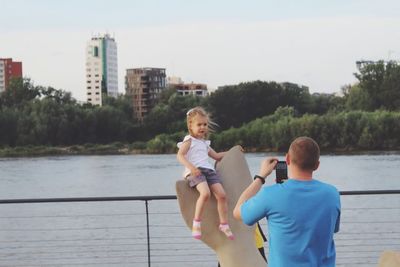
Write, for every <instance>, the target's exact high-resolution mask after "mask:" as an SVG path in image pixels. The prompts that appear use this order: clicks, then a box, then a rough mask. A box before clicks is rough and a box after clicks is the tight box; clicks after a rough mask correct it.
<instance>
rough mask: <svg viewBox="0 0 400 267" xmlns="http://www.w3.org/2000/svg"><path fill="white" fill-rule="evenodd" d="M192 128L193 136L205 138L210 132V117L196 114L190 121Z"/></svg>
mask: <svg viewBox="0 0 400 267" xmlns="http://www.w3.org/2000/svg"><path fill="white" fill-rule="evenodd" d="M190 130H191V132H192V135H193V137H195V138H197V139H204V138H205V137H206V136H207V133H208V119H207V117H205V116H201V115H196V116H194V118H193V119H192V122H191V123H190Z"/></svg>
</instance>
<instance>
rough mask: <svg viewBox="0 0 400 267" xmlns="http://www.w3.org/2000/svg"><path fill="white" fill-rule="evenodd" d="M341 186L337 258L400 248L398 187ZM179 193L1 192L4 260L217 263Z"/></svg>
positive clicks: (350, 261)
mask: <svg viewBox="0 0 400 267" xmlns="http://www.w3.org/2000/svg"><path fill="white" fill-rule="evenodd" d="M340 193H341V195H344V196H350V198H348V197H345V198H342V221H341V231H340V232H339V234H338V235H336V236H335V240H336V247H337V259H338V260H337V261H338V264H337V266H376V263H377V262H378V258H379V253H380V252H382V251H383V250H400V223H399V222H400V190H371V191H343V192H340ZM366 197H368V199H369V201H368V200H367V199H366ZM175 199H176V196H173V195H167V196H143V197H142V196H132V197H78V198H45V199H3V200H0V204H7V205H0V266H13V267H16V266H101V265H103V266H169V267H172V266H174V267H176V266H187V265H188V264H190V266H216V262H217V260H216V256H215V255H214V253H213V251H212V250H211V249H209V248H208V247H206V246H205V245H204V244H202V243H201V242H198V241H196V240H193V239H192V238H191V236H190V232H189V229H187V227H186V226H185V225H184V223H183V220H182V218H181V216H180V213H179V208H178V204H177V202H176V201H173V202H171V201H170V200H175ZM77 202H80V203H81V204H80V205H78V206H76V205H75V204H76V203H77ZM121 202H126V203H125V204H126V205H125V204H122V203H121ZM141 202H144V204H145V205H144V210H143V204H141V205H139V204H140V203H141ZM39 203H40V204H41V205H39V206H37V205H36V204H39ZM60 203H64V204H63V205H61V206H60V205H59V204H60ZM21 204H24V205H21ZM149 204H155V205H154V206H152V207H150V206H151V205H149ZM150 211H151V212H150ZM374 214H375V215H374ZM143 217H144V218H145V221H141V219H142V218H143ZM262 225H263V226H264V227H265V222H264V223H262ZM266 248H267V249H266V251H268V243H266ZM60 249H61V250H60ZM196 264H198V265H196ZM207 264H209V265H207Z"/></svg>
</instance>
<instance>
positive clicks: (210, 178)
mask: <svg viewBox="0 0 400 267" xmlns="http://www.w3.org/2000/svg"><path fill="white" fill-rule="evenodd" d="M198 169H199V170H200V172H201V174H200V175H199V176H193V175H189V176H187V177H186V179H187V180H188V181H189V186H190V187H196V185H198V184H199V183H202V182H207V184H208V185H213V184H217V183H221V179H220V178H219V175H218V174H217V172H216V171H214V170H210V169H206V168H201V167H200V168H198Z"/></svg>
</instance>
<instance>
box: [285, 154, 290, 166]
mask: <svg viewBox="0 0 400 267" xmlns="http://www.w3.org/2000/svg"><path fill="white" fill-rule="evenodd" d="M285 160H286V164H287V165H290V156H289V153H286V156H285Z"/></svg>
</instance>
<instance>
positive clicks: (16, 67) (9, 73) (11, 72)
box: [0, 58, 22, 92]
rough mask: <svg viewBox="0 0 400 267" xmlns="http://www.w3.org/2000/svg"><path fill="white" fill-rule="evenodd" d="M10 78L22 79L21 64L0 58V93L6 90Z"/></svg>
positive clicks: (10, 59)
mask: <svg viewBox="0 0 400 267" xmlns="http://www.w3.org/2000/svg"><path fill="white" fill-rule="evenodd" d="M12 78H22V62H14V61H13V60H12V58H0V92H3V91H5V90H6V89H7V87H8V85H9V84H10V81H11V79H12Z"/></svg>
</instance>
